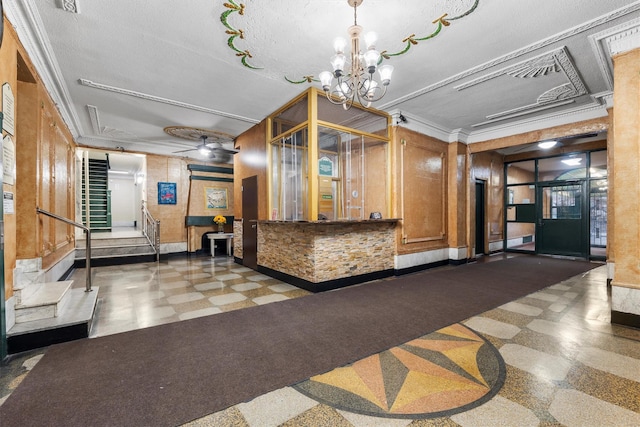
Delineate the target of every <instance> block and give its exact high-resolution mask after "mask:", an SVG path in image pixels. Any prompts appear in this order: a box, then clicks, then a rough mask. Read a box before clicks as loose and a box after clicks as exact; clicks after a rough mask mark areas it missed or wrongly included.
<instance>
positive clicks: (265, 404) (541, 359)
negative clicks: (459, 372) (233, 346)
mask: <svg viewBox="0 0 640 427" xmlns="http://www.w3.org/2000/svg"><path fill="white" fill-rule="evenodd" d="M75 274H76V275H80V276H82V275H83V274H84V273H83V271H82V270H80V271H78V272H76V273H75ZM79 282H80V283H82V280H79ZM94 284H95V285H96V286H99V287H100V297H99V305H98V308H97V320H96V322H95V324H94V328H93V331H92V334H91V336H92V337H96V336H101V335H107V334H113V333H119V332H124V331H127V330H132V329H136V328H144V327H148V326H153V325H158V324H161V323H166V322H175V321H180V320H183V319H188V318H192V317H197V316H203V315H211V314H216V313H220V312H225V311H229V310H236V309H241V308H244V307H250V306H253V305H256V304H266V303H271V302H277V301H279V300H283V299H287V298H296V297H301V296H304V295H307V294H308V292H306V291H303V290H300V289H297V288H295V287H292V286H290V285H287V284H285V283H282V282H280V281H278V280H276V279H272V278H270V277H268V276H264V275H261V274H258V273H256V272H255V271H253V270H250V269H247V268H245V267H243V266H241V265H238V264H235V263H234V262H233V261H232V260H231V259H230V258H227V257H216V258H210V257H190V258H176V259H172V260H169V261H163V262H161V263H159V264H155V263H150V264H131V265H121V266H113V267H98V268H96V269H95V279H94ZM79 286H82V285H79ZM462 325H464V326H465V327H467V328H471V329H472V330H474V331H475V332H476V333H478V334H480V335H481V336H482V337H484V339H486V340H487V342H488V343H490V344H491V345H492V346H493V347H495V349H497V352H499V355H500V356H501V357H502V359H503V360H504V366H505V371H506V375H505V379H504V385H503V386H502V388H500V390H499V391H498V392H497V394H495V395H494V396H493V397H491V399H489V400H488V401H487V402H484V403H483V404H481V405H477V406H474V407H471V408H468V410H465V411H460V410H451V411H449V412H445V413H442V412H441V413H439V414H438V415H439V416H438V417H436V418H431V417H429V416H428V415H427V416H422V417H419V418H416V419H410V418H392V417H388V416H385V417H378V416H372V415H368V414H363V413H358V411H357V410H355V411H349V410H345V409H344V408H337V407H334V406H331V405H329V404H327V403H326V402H325V403H321V402H319V401H317V400H314V399H312V398H310V397H308V395H306V394H302V393H301V392H300V391H298V389H296V388H294V387H286V388H284V389H280V390H276V391H273V392H270V393H267V394H265V395H263V396H259V397H257V398H256V399H254V400H252V401H250V402H245V403H242V404H239V405H236V406H234V407H231V408H228V409H226V410H224V411H221V412H219V413H215V414H211V415H209V416H207V417H204V418H202V419H199V420H195V421H193V422H192V423H189V424H188V425H190V426H249V427H254V426H255V427H257V426H260V427H267V426H355V427H360V426H363V427H364V426H367V427H369V426H390V427H396V426H397V427H402V426H432V425H434V426H435V425H437V426H497V425H501V426H506V425H513V426H528V425H531V426H556V425H558V426H559V425H566V426H599V427H600V426H637V425H640V398H639V397H638V396H640V331H639V330H635V329H630V328H624V327H620V326H616V325H611V324H610V307H609V293H608V289H607V286H606V270H605V267H604V266H601V267H598V268H596V269H594V270H592V271H590V272H588V273H586V274H584V275H582V276H576V277H574V278H571V279H569V280H566V281H564V282H562V283H558V284H556V285H554V286H551V287H549V288H546V289H543V290H541V291H539V292H536V293H534V294H531V295H528V296H526V297H524V298H521V299H519V300H517V301H513V302H511V303H508V304H505V305H503V306H501V307H498V308H496V309H494V310H490V311H488V312H485V313H483V314H482V315H479V316H476V317H473V318H471V319H467V320H465V321H464V322H462ZM45 351H46V349H41V350H35V351H31V352H27V353H23V354H20V355H15V356H13V357H12V358H11V361H10V362H9V363H8V364H6V365H3V366H2V374H1V375H0V404H1V403H2V402H3V401H4V400H5V399H6V397H7V396H8V395H9V394H10V393H11V391H12V390H13V389H15V388H16V387H17V386H18V385H19V383H20V381H21V380H22V379H23V378H24V376H25V375H27V374H28V371H29V370H30V369H31V367H33V366H34V365H35V364H36V363H37V361H38V360H39V358H40V357H41V356H42V354H43V353H44V352H45ZM356 363H357V362H356ZM462 365H465V364H464V363H462ZM336 368H338V367H336ZM343 369H344V368H343ZM467 369H471V368H469V367H467ZM431 381H435V382H436V383H437V382H438V381H440V379H439V378H437V377H434V378H432V379H431ZM442 384H444V383H442ZM432 385H433V384H432ZM358 393H360V395H361V396H362V395H364V393H363V392H361V391H358V392H355V393H354V394H355V395H358Z"/></svg>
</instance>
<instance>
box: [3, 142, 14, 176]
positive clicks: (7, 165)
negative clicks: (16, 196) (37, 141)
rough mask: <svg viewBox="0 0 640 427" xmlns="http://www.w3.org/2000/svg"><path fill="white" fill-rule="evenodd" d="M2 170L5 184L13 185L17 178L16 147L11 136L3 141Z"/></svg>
mask: <svg viewBox="0 0 640 427" xmlns="http://www.w3.org/2000/svg"><path fill="white" fill-rule="evenodd" d="M2 169H3V174H2V177H3V180H4V183H5V184H9V185H13V184H14V183H15V177H16V147H15V145H13V140H12V139H11V136H10V135H6V136H5V137H4V138H3V139H2Z"/></svg>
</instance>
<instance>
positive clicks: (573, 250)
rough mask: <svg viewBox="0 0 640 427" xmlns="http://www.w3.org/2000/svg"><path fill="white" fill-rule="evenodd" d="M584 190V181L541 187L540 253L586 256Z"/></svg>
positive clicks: (538, 238)
mask: <svg viewBox="0 0 640 427" xmlns="http://www.w3.org/2000/svg"><path fill="white" fill-rule="evenodd" d="M585 194H586V192H585V183H584V181H581V182H573V183H562V184H541V185H540V186H539V187H538V200H539V201H540V203H539V204H538V207H539V209H540V211H539V212H538V224H537V225H538V229H537V239H536V251H537V252H538V253H540V254H550V255H567V256H577V257H583V258H586V257H587V253H588V247H587V240H586V238H585V236H588V234H587V232H586V230H587V225H588V222H587V215H586V214H585V208H586V203H585V202H586V200H585Z"/></svg>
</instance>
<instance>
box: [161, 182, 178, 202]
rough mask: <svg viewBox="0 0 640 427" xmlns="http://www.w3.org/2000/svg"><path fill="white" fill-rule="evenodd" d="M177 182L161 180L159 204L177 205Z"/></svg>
mask: <svg viewBox="0 0 640 427" xmlns="http://www.w3.org/2000/svg"><path fill="white" fill-rule="evenodd" d="M176 200H177V196H176V183H175V182H159V183H158V204H159V205H175V204H176Z"/></svg>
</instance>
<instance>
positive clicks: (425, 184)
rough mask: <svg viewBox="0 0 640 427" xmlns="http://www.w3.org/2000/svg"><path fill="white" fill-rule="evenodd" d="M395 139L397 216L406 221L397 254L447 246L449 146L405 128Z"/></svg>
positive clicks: (400, 228)
mask: <svg viewBox="0 0 640 427" xmlns="http://www.w3.org/2000/svg"><path fill="white" fill-rule="evenodd" d="M394 137H395V142H396V143H395V144H392V146H393V147H395V149H396V150H397V151H396V153H394V154H395V155H394V156H393V157H394V158H395V159H396V160H395V164H394V170H395V171H397V173H396V175H397V177H396V179H394V191H395V192H396V193H397V197H396V203H395V206H394V216H396V217H398V218H401V219H402V221H400V223H399V224H400V226H399V227H398V233H399V234H398V239H397V240H398V242H399V243H398V245H399V246H398V251H397V252H398V254H406V253H413V252H418V251H424V250H429V249H439V248H444V247H447V246H448V242H447V151H448V144H447V143H445V142H442V141H438V140H437V139H435V138H431V137H429V136H426V135H422V134H420V133H417V132H414V131H411V130H408V129H405V128H397V129H396V130H395V132H394Z"/></svg>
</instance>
